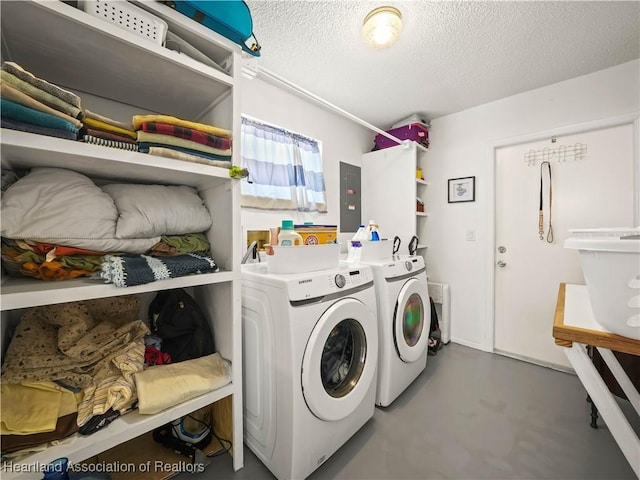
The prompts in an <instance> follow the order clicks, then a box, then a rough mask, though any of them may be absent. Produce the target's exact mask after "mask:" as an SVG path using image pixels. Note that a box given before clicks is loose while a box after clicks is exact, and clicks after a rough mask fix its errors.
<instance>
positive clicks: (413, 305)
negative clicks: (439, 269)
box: [393, 278, 431, 363]
mask: <svg viewBox="0 0 640 480" xmlns="http://www.w3.org/2000/svg"><path fill="white" fill-rule="evenodd" d="M427 295H428V293H427V288H426V285H425V284H424V282H420V281H419V280H417V279H416V278H411V279H409V280H408V281H407V283H405V284H404V285H403V286H402V288H401V289H400V293H398V299H397V300H396V308H395V310H394V312H393V339H394V343H395V346H396V351H397V352H398V355H399V356H400V359H401V360H402V361H403V362H406V363H411V362H415V361H416V360H418V359H419V358H420V357H421V356H422V355H423V354H424V352H425V351H426V349H427V342H428V341H429V328H430V327H431V305H430V304H429V301H428V298H429V297H428V296H427Z"/></svg>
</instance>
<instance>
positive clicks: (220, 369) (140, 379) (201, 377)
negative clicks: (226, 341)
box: [134, 353, 231, 415]
mask: <svg viewBox="0 0 640 480" xmlns="http://www.w3.org/2000/svg"><path fill="white" fill-rule="evenodd" d="M134 377H135V380H136V387H137V390H138V400H139V403H138V410H139V412H140V413H141V414H143V415H146V414H154V413H158V412H161V411H162V410H165V409H167V408H170V407H173V406H174V405H178V404H179V403H182V402H185V401H187V400H190V399H192V398H195V397H197V396H199V395H202V394H205V393H207V392H211V391H212V390H216V389H218V388H221V387H224V386H225V385H227V384H228V383H231V364H230V363H229V362H228V361H227V360H225V359H224V358H222V357H221V356H220V354H219V353H214V354H211V355H207V356H204V357H200V358H195V359H193V360H185V361H184V362H179V363H171V364H169V365H156V366H153V367H149V368H147V369H146V370H144V371H142V372H138V373H135V374H134Z"/></svg>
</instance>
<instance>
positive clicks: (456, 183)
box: [449, 177, 476, 203]
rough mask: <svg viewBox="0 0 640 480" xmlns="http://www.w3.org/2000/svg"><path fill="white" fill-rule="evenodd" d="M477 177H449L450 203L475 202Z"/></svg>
mask: <svg viewBox="0 0 640 480" xmlns="http://www.w3.org/2000/svg"><path fill="white" fill-rule="evenodd" d="M475 201H476V177H462V178H450V179H449V203H459V202H475Z"/></svg>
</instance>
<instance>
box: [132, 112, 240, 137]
mask: <svg viewBox="0 0 640 480" xmlns="http://www.w3.org/2000/svg"><path fill="white" fill-rule="evenodd" d="M146 122H157V123H168V124H169V125H177V126H179V127H187V128H193V129H195V130H200V131H201V132H205V133H210V134H212V135H218V136H219V137H231V130H225V129H224V128H219V127H214V126H213V125H207V124H206V123H197V122H190V121H188V120H182V119H181V118H176V117H171V116H169V115H134V116H133V128H134V130H140V127H141V126H142V124H143V123H146Z"/></svg>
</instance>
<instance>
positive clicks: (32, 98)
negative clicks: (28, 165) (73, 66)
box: [0, 62, 82, 140]
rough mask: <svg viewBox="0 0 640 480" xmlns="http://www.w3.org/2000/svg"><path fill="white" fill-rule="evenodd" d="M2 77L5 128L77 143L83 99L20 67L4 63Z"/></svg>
mask: <svg viewBox="0 0 640 480" xmlns="http://www.w3.org/2000/svg"><path fill="white" fill-rule="evenodd" d="M0 76H1V78H2V83H1V84H0V97H1V98H0V102H1V125H2V128H10V129H13V130H21V131H23V132H29V133H38V134H41V135H48V136H51V137H58V138H65V139H68V140H77V138H78V130H79V129H80V127H81V126H82V123H81V122H80V120H78V118H79V117H81V116H82V108H81V107H80V97H78V96H77V95H76V94H75V93H73V92H69V91H68V90H64V89H62V88H60V87H59V86H57V85H54V84H52V83H49V82H47V81H46V80H43V79H41V78H38V77H36V76H35V75H33V74H32V73H31V72H28V71H26V70H25V69H23V68H22V67H21V66H20V65H18V64H17V63H13V62H4V63H3V64H2V67H1V68H0Z"/></svg>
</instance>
